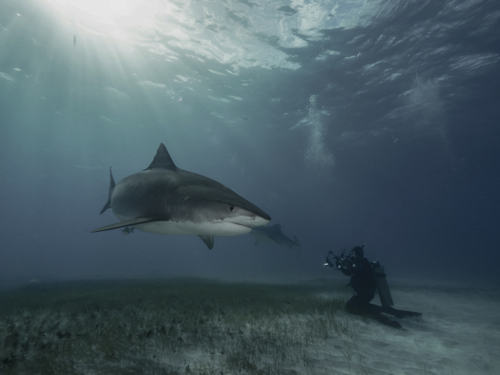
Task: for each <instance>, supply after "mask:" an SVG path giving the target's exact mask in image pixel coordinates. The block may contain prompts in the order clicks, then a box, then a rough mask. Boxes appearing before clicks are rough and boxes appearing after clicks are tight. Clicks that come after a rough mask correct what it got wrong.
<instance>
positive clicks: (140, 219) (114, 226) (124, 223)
mask: <svg viewBox="0 0 500 375" xmlns="http://www.w3.org/2000/svg"><path fill="white" fill-rule="evenodd" d="M166 220H167V219H165V218H158V217H138V218H135V219H131V220H125V221H120V222H119V223H115V224H110V225H106V226H105V227H101V228H97V229H94V230H92V231H90V233H95V232H103V231H105V230H113V229H118V228H124V227H128V226H132V225H138V224H146V223H151V222H153V221H166ZM213 242H214V241H213V239H212V246H213Z"/></svg>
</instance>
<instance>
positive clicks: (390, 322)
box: [373, 314, 403, 328]
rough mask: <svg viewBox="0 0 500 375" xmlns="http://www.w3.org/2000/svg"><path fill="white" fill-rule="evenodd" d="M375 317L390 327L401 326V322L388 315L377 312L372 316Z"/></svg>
mask: <svg viewBox="0 0 500 375" xmlns="http://www.w3.org/2000/svg"><path fill="white" fill-rule="evenodd" d="M373 317H374V318H375V319H377V320H378V321H379V322H380V323H382V324H385V325H386V326H389V327H392V328H403V327H402V326H401V324H399V323H398V322H396V321H395V320H391V319H389V318H388V317H386V316H384V315H382V314H378V315H374V316H373Z"/></svg>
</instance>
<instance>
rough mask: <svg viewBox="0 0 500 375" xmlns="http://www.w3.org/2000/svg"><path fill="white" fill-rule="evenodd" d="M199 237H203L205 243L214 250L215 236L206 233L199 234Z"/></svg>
mask: <svg viewBox="0 0 500 375" xmlns="http://www.w3.org/2000/svg"><path fill="white" fill-rule="evenodd" d="M198 237H200V238H201V240H202V241H203V242H205V245H207V247H208V248H209V249H210V250H212V247H214V236H206V235H201V234H199V235H198Z"/></svg>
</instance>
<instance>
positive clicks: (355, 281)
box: [340, 257, 421, 328]
mask: <svg viewBox="0 0 500 375" xmlns="http://www.w3.org/2000/svg"><path fill="white" fill-rule="evenodd" d="M340 270H341V271H342V273H343V274H344V275H347V276H351V283H350V285H351V286H352V288H353V289H354V291H355V292H356V294H354V296H352V297H351V299H350V300H349V301H347V303H346V305H345V309H346V311H347V312H348V313H349V314H356V315H367V316H370V317H372V318H374V319H376V320H378V321H379V322H381V323H384V324H387V325H389V326H391V327H395V328H401V324H399V323H398V322H396V321H394V320H390V319H389V318H388V317H387V316H385V315H383V314H382V313H386V314H391V315H394V316H395V317H397V318H403V317H405V316H419V315H421V314H420V313H414V312H412V311H404V310H396V309H394V308H392V307H382V306H377V305H374V304H372V303H370V301H371V300H372V299H373V297H375V291H376V290H377V279H376V276H375V273H374V272H373V268H372V266H371V264H370V262H369V261H368V259H366V258H363V257H355V258H351V261H350V262H345V263H343V264H342V267H340Z"/></svg>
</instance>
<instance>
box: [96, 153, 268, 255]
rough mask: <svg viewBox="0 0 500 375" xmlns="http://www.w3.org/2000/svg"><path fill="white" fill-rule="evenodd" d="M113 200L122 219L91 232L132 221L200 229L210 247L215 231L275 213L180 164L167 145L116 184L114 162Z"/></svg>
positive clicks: (237, 229)
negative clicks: (144, 164)
mask: <svg viewBox="0 0 500 375" xmlns="http://www.w3.org/2000/svg"><path fill="white" fill-rule="evenodd" d="M109 173H110V185H109V197H108V201H107V202H106V204H105V205H104V207H103V209H102V210H101V214H102V213H103V212H104V211H106V210H107V209H108V208H111V209H112V210H113V213H114V214H115V215H116V217H117V218H118V219H120V220H121V222H119V223H116V224H111V225H107V226H105V227H102V228H98V229H94V230H93V231H92V232H100V231H105V230H111V229H117V228H123V227H127V226H132V227H134V228H136V229H139V230H142V231H145V232H151V233H159V234H180V235H198V236H199V237H200V238H201V239H202V240H203V242H204V243H205V244H206V245H207V246H208V248H209V249H211V248H212V247H213V246H214V237H213V236H237V235H240V234H246V233H248V232H250V231H251V230H252V228H253V227H257V226H260V225H265V224H267V223H268V222H269V221H270V220H271V217H270V216H269V215H268V214H266V213H265V212H264V211H262V210H261V209H260V208H258V207H257V206H255V205H254V204H252V203H250V202H249V201H247V200H246V199H244V198H242V197H240V196H239V195H238V194H236V193H235V192H234V191H232V190H230V189H229V188H227V187H225V186H224V185H222V184H220V183H218V182H217V181H214V180H211V179H210V178H208V177H204V176H201V175H199V174H196V173H192V172H188V171H185V170H182V169H180V168H177V166H176V165H175V164H174V162H173V161H172V158H171V157H170V155H169V153H168V151H167V149H166V148H165V145H164V144H163V143H162V144H160V147H159V148H158V151H157V153H156V156H155V158H154V159H153V162H152V163H151V165H150V166H149V167H148V168H146V169H145V170H143V171H142V172H139V173H136V174H133V175H131V176H128V177H126V178H124V179H123V180H121V181H120V182H119V183H118V184H116V185H115V182H114V179H113V174H112V173H111V168H110V171H109Z"/></svg>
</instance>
